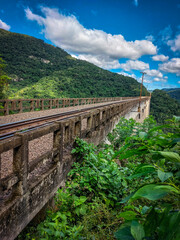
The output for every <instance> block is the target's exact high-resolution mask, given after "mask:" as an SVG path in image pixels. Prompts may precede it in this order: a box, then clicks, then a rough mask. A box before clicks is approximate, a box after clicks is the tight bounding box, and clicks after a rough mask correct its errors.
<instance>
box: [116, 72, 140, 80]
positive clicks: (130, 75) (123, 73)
mask: <svg viewBox="0 0 180 240" xmlns="http://www.w3.org/2000/svg"><path fill="white" fill-rule="evenodd" d="M118 74H121V75H123V76H126V77H132V78H135V79H136V78H137V77H136V75H135V74H134V73H132V74H129V73H126V72H119V73H118Z"/></svg>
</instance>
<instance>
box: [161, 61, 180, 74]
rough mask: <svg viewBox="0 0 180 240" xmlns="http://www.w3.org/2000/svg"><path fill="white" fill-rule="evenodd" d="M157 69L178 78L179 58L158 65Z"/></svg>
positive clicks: (179, 72)
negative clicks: (173, 74) (174, 74)
mask: <svg viewBox="0 0 180 240" xmlns="http://www.w3.org/2000/svg"><path fill="white" fill-rule="evenodd" d="M159 69H160V70H161V71H164V72H169V73H176V75H177V76H180V58H172V59H171V60H170V61H168V62H166V63H163V64H159Z"/></svg>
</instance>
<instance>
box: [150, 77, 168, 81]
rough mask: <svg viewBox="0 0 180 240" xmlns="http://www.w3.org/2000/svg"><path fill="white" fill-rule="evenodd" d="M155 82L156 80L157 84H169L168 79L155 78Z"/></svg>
mask: <svg viewBox="0 0 180 240" xmlns="http://www.w3.org/2000/svg"><path fill="white" fill-rule="evenodd" d="M153 80H154V81H155V82H167V79H164V78H158V77H156V78H154V79H153Z"/></svg>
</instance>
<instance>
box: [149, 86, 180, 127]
mask: <svg viewBox="0 0 180 240" xmlns="http://www.w3.org/2000/svg"><path fill="white" fill-rule="evenodd" d="M150 114H151V115H153V116H154V118H155V120H156V121H157V122H158V123H164V122H165V119H170V118H172V117H173V115H176V116H180V103H179V102H178V101H176V100H175V99H173V98H171V97H170V96H169V94H168V93H166V92H165V91H163V90H158V89H156V90H154V91H153V92H152V95H151V106H150Z"/></svg>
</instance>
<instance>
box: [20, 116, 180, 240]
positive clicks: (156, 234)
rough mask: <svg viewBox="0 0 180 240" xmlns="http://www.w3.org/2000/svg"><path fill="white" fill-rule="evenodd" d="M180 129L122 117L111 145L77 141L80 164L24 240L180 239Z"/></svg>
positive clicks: (172, 123) (173, 124) (111, 136)
mask: <svg viewBox="0 0 180 240" xmlns="http://www.w3.org/2000/svg"><path fill="white" fill-rule="evenodd" d="M179 127H180V124H179V118H174V119H173V120H171V121H170V123H169V124H167V125H164V126H158V127H157V126H156V123H155V121H154V120H153V119H152V118H149V119H147V120H145V121H144V123H143V124H138V123H136V122H135V121H134V120H129V121H128V120H126V119H124V118H122V119H121V121H120V123H119V124H118V125H117V127H116V129H115V130H114V131H113V132H112V133H111V134H109V136H108V140H109V142H110V143H111V144H104V145H101V146H99V147H98V148H96V147H94V146H93V145H92V144H87V143H86V142H85V141H83V140H81V139H77V140H76V147H75V148H74V149H73V151H72V154H74V155H75V156H76V159H77V161H76V162H75V163H74V165H73V169H72V170H71V171H70V173H69V176H68V181H67V182H66V187H65V188H64V189H60V190H58V192H57V195H56V206H55V208H54V209H53V210H52V211H49V212H48V215H47V218H46V220H45V221H44V222H42V223H41V224H39V225H38V227H37V229H36V230H34V229H33V230H32V231H31V232H30V233H28V234H26V236H25V235H24V234H22V235H21V237H20V238H23V239H32V238H33V237H34V239H119V240H127V239H130V240H134V239H135V240H142V239H150V240H155V239H159V240H161V239H162V240H178V239H180V230H179V229H180V228H179V222H180V214H179V194H180V189H179V175H180V170H179V168H180V156H179V139H180V128H179ZM164 129H168V133H167V131H166V133H164V132H163V130H164Z"/></svg>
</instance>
